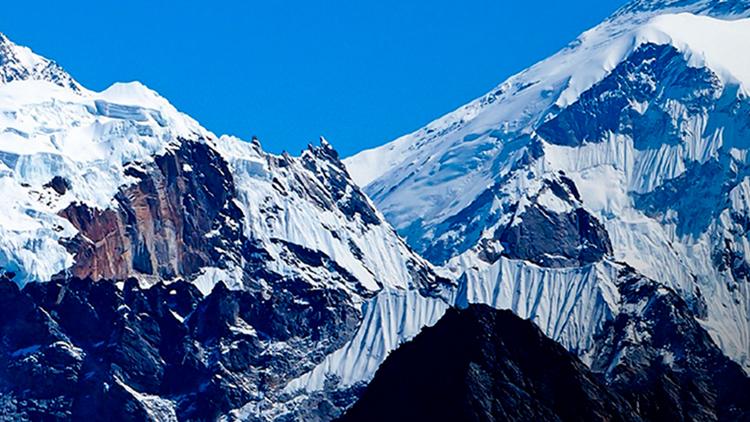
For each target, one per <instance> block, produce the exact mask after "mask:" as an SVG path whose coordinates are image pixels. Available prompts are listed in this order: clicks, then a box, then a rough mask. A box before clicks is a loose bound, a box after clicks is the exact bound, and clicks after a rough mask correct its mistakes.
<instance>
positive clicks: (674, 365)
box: [591, 267, 750, 421]
mask: <svg viewBox="0 0 750 422" xmlns="http://www.w3.org/2000/svg"><path fill="white" fill-rule="evenodd" d="M619 278H620V282H619V283H620V285H619V286H618V287H619V290H620V297H621V303H620V308H621V312H620V314H619V315H617V316H616V317H615V319H614V320H613V321H611V322H609V323H607V324H606V325H605V326H604V328H603V330H602V333H601V334H600V335H599V337H598V338H597V339H596V349H595V350H594V351H593V353H592V355H593V356H595V359H594V361H593V362H592V365H591V366H592V369H593V370H594V371H595V372H597V373H600V374H602V375H603V377H604V379H605V380H606V381H607V383H608V385H610V387H611V388H612V390H613V391H615V392H617V393H618V394H620V395H621V396H622V397H624V398H625V399H627V400H628V401H629V402H630V403H632V405H633V406H634V407H635V408H636V409H638V413H639V414H640V415H641V417H643V418H644V419H645V420H653V421H662V420H693V421H716V420H719V421H747V420H750V378H748V377H747V376H746V374H745V373H744V371H743V370H742V368H741V367H740V366H739V365H738V364H737V363H735V362H734V361H732V360H731V359H729V358H728V357H726V356H725V355H724V354H723V353H722V352H721V350H720V349H719V348H718V347H717V346H716V344H715V343H714V342H713V340H712V339H711V337H710V336H709V334H708V333H707V332H706V330H705V329H703V327H701V326H700V324H699V323H698V321H697V320H696V319H695V313H694V312H693V310H692V309H691V306H689V305H688V303H686V302H685V301H684V300H683V299H682V298H680V296H679V295H677V294H676V293H675V292H674V291H672V290H670V289H668V288H666V287H664V286H662V285H660V284H658V283H656V282H654V281H652V280H649V279H647V278H645V277H643V276H641V275H639V274H638V273H637V272H635V271H634V270H633V269H631V268H629V267H625V268H623V270H621V274H620V275H619Z"/></svg>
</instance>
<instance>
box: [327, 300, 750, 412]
mask: <svg viewBox="0 0 750 422" xmlns="http://www.w3.org/2000/svg"><path fill="white" fill-rule="evenodd" d="M663 381H664V382H669V381H670V380H669V379H667V378H665V379H664V380H663ZM734 381H736V382H737V385H736V387H737V388H747V386H748V385H750V384H748V379H747V377H744V378H740V379H737V380H734ZM685 388H686V389H689V388H690V386H686V387H685ZM682 391H684V390H682ZM642 399H643V397H641V401H640V402H639V405H642V404H643V401H642ZM649 399H650V400H651V401H652V403H650V404H651V406H652V408H653V407H656V408H658V407H659V406H660V403H658V402H659V401H663V404H664V405H665V406H670V405H671V402H670V401H669V400H668V398H667V397H660V396H659V395H656V394H655V395H652V396H651V397H650V398H649ZM631 400H632V398H630V397H628V395H626V394H624V393H623V392H622V386H618V387H617V388H612V387H610V386H609V385H608V384H607V383H606V382H605V381H604V380H603V377H602V376H600V375H599V374H596V373H593V372H592V371H591V370H589V369H588V368H587V367H586V366H585V365H584V364H583V363H582V362H581V361H580V360H579V359H578V358H577V357H575V356H574V355H572V354H571V353H569V352H568V351H566V350H565V349H564V348H563V347H562V346H560V345H559V344H557V343H556V342H554V341H553V340H551V339H549V338H547V337H545V336H544V334H543V333H542V332H541V330H539V329H538V328H537V327H536V326H535V325H534V324H533V323H531V322H530V321H526V320H522V319H520V318H519V317H517V316H515V315H514V314H513V313H511V312H509V311H501V310H495V309H493V308H490V307H488V306H485V305H471V306H469V307H468V308H467V309H464V310H457V309H452V310H450V311H449V312H448V313H447V314H446V315H445V317H444V318H443V319H442V320H440V322H438V323H437V324H436V325H435V326H434V327H431V328H427V329H425V330H424V331H423V332H422V333H421V334H420V335H418V336H417V337H416V338H415V339H414V340H413V341H412V342H410V343H407V344H405V345H404V346H402V347H401V348H400V349H398V350H396V351H395V352H394V353H393V354H392V355H391V356H390V357H389V358H388V359H387V360H386V361H385V363H384V364H383V366H381V368H380V369H379V370H378V372H377V374H376V375H375V378H374V380H373V381H372V383H371V384H370V385H369V386H368V388H367V389H366V390H365V392H364V394H363V395H362V398H361V399H360V400H359V401H358V402H357V403H356V404H355V405H354V406H353V407H352V408H351V409H350V410H349V411H348V412H347V413H346V415H344V417H342V418H341V421H382V420H389V421H414V420H430V421H530V420H534V421H602V420H607V421H640V420H650V418H649V415H642V414H640V413H639V412H640V409H639V408H638V407H636V406H634V405H633V403H634V402H633V401H631ZM734 405H735V410H736V412H735V413H733V414H732V415H731V416H728V415H727V414H726V413H724V415H725V416H722V417H720V416H717V414H716V413H714V414H711V413H703V414H702V415H701V416H702V419H701V420H720V419H725V420H748V417H750V414H749V413H747V409H746V408H744V407H743V406H745V407H746V405H745V404H743V403H735V404H734ZM742 409H744V412H743V410H742ZM682 416H683V420H690V419H691V418H690V417H689V416H687V415H686V414H683V415H682Z"/></svg>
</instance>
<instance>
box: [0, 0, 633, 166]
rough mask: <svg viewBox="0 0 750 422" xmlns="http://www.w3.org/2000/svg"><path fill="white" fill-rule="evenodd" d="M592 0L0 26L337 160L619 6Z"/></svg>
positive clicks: (128, 7) (226, 7)
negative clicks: (327, 146) (327, 149)
mask: <svg viewBox="0 0 750 422" xmlns="http://www.w3.org/2000/svg"><path fill="white" fill-rule="evenodd" d="M620 4H621V2H619V1H601V0H571V1H559V0H554V1H553V0H540V1H518V0H495V1H489V0H486V1H485V0H464V1H460V2H459V1H447V0H431V1H407V0H379V1H377V2H375V1H372V2H365V1H356V0H355V1H352V0H349V1H327V0H320V1H315V2H311V1H297V0H288V1H276V0H266V1H262V2H261V1H213V2H205V1H192V0H183V1H159V0H149V1H146V0H129V1H126V2H110V1H77V0H70V1H66V2H59V1H46V0H41V1H33V2H31V1H28V2H26V1H14V2H6V3H5V4H3V11H2V14H0V32H4V33H6V34H7V35H8V36H9V37H10V38H11V39H13V40H14V41H16V42H17V43H19V44H24V45H27V46H29V47H31V48H32V49H34V50H35V51H37V52H38V53H40V54H42V55H44V56H47V57H49V58H52V59H54V60H56V61H57V62H59V63H60V64H62V65H63V66H64V67H65V68H66V69H67V70H68V71H69V72H70V73H72V74H73V76H74V77H76V78H77V79H78V80H79V81H80V82H81V83H83V84H84V85H85V86H87V87H89V88H92V89H96V90H100V89H104V88H106V87H107V86H109V85H110V84H111V83H113V82H116V81H131V80H139V81H141V82H143V83H145V84H146V85H148V86H149V87H151V88H153V89H155V90H157V91H159V93H161V94H162V95H163V96H165V97H167V98H168V99H169V100H170V101H171V102H172V103H173V104H174V105H175V106H177V107H178V108H179V109H181V110H182V111H184V112H187V113H188V114H190V115H192V116H193V117H194V118H196V119H197V120H198V121H200V122H201V123H202V124H203V125H204V126H205V127H206V128H208V129H210V130H212V131H214V132H215V133H217V134H222V133H229V134H234V135H237V136H240V137H243V138H247V139H250V137H251V136H252V135H257V136H258V137H259V138H260V139H261V142H262V144H263V146H264V148H266V149H267V150H269V151H273V152H280V151H282V150H287V151H290V152H292V153H298V152H299V151H300V150H301V149H302V148H304V146H305V145H306V144H307V143H309V142H312V141H317V138H318V136H319V135H321V134H322V135H325V136H326V137H327V138H328V139H329V141H331V143H332V144H333V145H334V146H335V147H336V148H337V149H338V150H339V152H340V153H341V154H342V155H344V156H348V155H351V154H353V153H355V152H357V151H359V150H362V149H366V148H370V147H374V146H377V145H381V144H383V143H385V142H387V141H390V140H392V139H394V138H396V137H398V136H400V135H402V134H405V133H408V132H410V131H412V130H415V129H417V128H419V127H421V126H423V125H424V124H426V123H428V122H429V121H431V120H433V119H434V118H437V117H439V116H441V115H442V114H445V113H447V112H449V111H451V110H453V109H455V108H456V107H458V106H460V105H462V104H464V103H466V102H467V101H470V100H471V99H473V98H475V97H478V96H480V95H482V94H484V93H485V92H487V91H489V90H490V89H491V88H492V87H494V86H495V85H497V84H499V83H500V82H502V81H503V80H504V79H506V78H507V77H508V76H510V75H512V74H514V73H516V72H518V71H520V70H523V69H524V68H526V67H528V66H529V65H531V64H533V63H534V62H536V61H538V60H540V59H543V58H544V57H546V56H548V55H550V54H552V53H554V52H555V51H557V50H558V49H560V48H562V47H563V46H564V45H565V44H567V43H568V42H569V41H571V40H572V39H574V38H575V37H576V36H577V35H578V34H579V33H580V32H582V31H584V30H585V29H588V28H589V27H591V26H593V25H595V24H597V23H598V22H599V21H601V20H602V19H603V18H605V17H606V16H607V15H609V14H610V13H611V12H612V11H614V10H615V9H616V8H618V7H619V6H620Z"/></svg>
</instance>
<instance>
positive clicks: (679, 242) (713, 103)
mask: <svg viewBox="0 0 750 422" xmlns="http://www.w3.org/2000/svg"><path fill="white" fill-rule="evenodd" d="M749 16H750V2H748V1H708V0H706V1H701V0H697V1H637V2H633V3H630V4H628V5H626V6H625V7H624V8H622V9H620V10H619V11H618V12H616V13H615V14H614V15H613V16H612V17H611V18H609V19H607V20H605V21H604V22H603V23H601V24H600V25H598V26H596V27H595V28H592V29H591V30H588V31H586V32H584V33H583V34H582V35H581V36H579V37H578V38H577V39H576V40H575V41H573V42H572V43H570V44H569V45H568V46H567V47H566V48H564V49H562V50H561V51H560V52H558V53H557V54H555V55H553V56H551V57H550V58H548V59H546V60H543V61H542V62H539V63H537V64H535V65H533V66H531V67H530V68H528V69H526V70H524V71H523V72H521V73H519V74H517V75H514V76H512V77H511V78H509V79H508V80H506V81H505V82H503V83H502V84H500V85H498V86H497V87H496V88H495V89H493V90H492V91H491V92H490V93H488V94H486V95H484V96H482V97H480V98H478V99H476V100H475V101H472V102H471V103H469V104H467V105H465V106H463V107H461V108H459V109H457V110H456V111H454V112H452V113H449V114H447V115H445V116H443V117H441V118H439V119H437V120H435V121H433V122H432V123H429V124H428V125H426V126H425V127H424V128H422V129H420V130H417V131H416V132H414V133H411V134H408V135H405V136H403V137H401V138H399V139H397V140H395V141H393V142H391V143H388V144H386V145H383V146H381V147H379V148H375V149H373V150H368V151H363V152H361V153H359V154H357V155H355V156H353V157H350V158H347V159H345V160H344V161H345V163H346V164H347V167H348V168H349V169H350V171H351V173H352V176H353V178H354V180H356V181H357V182H358V183H360V184H361V185H364V186H365V191H366V192H367V193H368V194H369V195H370V197H371V198H372V199H373V201H374V202H375V203H376V204H377V205H378V207H379V209H380V210H381V212H383V214H384V215H385V216H386V218H387V219H388V221H389V222H391V224H393V225H394V226H395V227H396V228H397V229H398V231H399V233H400V234H401V235H402V236H404V237H405V238H406V239H407V241H408V242H409V243H410V245H411V246H412V247H414V248H415V249H416V250H417V251H418V252H420V253H423V254H425V256H427V257H428V258H429V259H430V260H432V261H433V263H436V264H439V265H443V264H445V265H446V266H447V267H448V269H449V270H450V271H451V272H453V273H454V274H461V272H462V271H466V273H467V274H469V277H468V278H469V280H470V281H472V282H474V281H476V285H477V286H479V287H478V288H481V289H486V290H483V291H482V292H483V293H486V292H488V291H494V289H496V287H495V286H496V283H500V285H504V286H513V285H515V284H516V283H517V281H516V279H517V278H516V279H513V278H512V277H508V278H504V277H505V276H503V277H497V276H496V274H495V273H493V271H501V270H504V269H505V268H506V267H507V268H511V265H512V266H515V265H518V266H519V267H522V268H532V266H531V264H530V263H535V262H536V264H538V263H540V262H541V263H542V264H544V265H543V266H545V267H549V266H550V265H549V263H550V262H555V263H558V262H560V259H559V258H560V257H559V256H557V255H561V254H560V253H559V251H562V250H564V249H565V248H568V246H570V245H575V248H574V250H579V249H578V246H586V245H590V243H587V242H582V243H581V244H580V245H579V244H576V243H575V242H573V243H570V242H568V241H560V240H561V239H557V238H553V237H550V244H549V245H546V244H545V243H544V240H543V239H539V241H540V242H542V244H545V245H546V246H549V247H550V250H547V251H541V250H540V251H539V252H544V253H545V257H546V258H547V259H546V260H545V261H544V262H542V261H540V260H537V261H533V260H531V261H530V260H529V259H528V258H527V257H525V258H524V259H522V260H520V261H514V262H513V263H512V264H508V263H504V261H503V259H508V258H512V259H516V258H517V257H518V255H519V254H518V251H519V250H520V251H525V249H524V248H525V246H526V244H527V243H528V242H526V243H523V244H521V245H518V244H517V243H513V242H509V241H508V233H510V234H513V233H514V232H513V231H510V232H509V229H508V221H509V219H510V218H511V217H512V216H513V215H514V214H518V212H517V211H518V210H519V209H524V208H523V207H522V205H524V200H525V199H524V198H526V197H527V194H528V192H529V191H530V190H533V188H534V186H536V183H535V181H538V180H543V179H546V178H548V177H549V175H550V174H558V173H560V172H562V174H565V177H566V178H568V179H570V180H571V181H572V183H574V185H575V187H576V190H577V191H578V192H580V197H581V199H582V210H584V211H585V212H586V213H590V214H591V216H592V217H593V218H589V217H588V216H587V215H585V214H581V215H579V216H578V217H580V216H583V217H585V218H579V219H578V220H576V218H574V217H575V216H576V215H575V214H572V213H567V214H566V213H559V212H558V213H555V214H554V218H553V217H550V218H538V219H537V218H533V219H532V218H521V219H520V221H523V222H524V223H525V224H526V226H525V227H524V226H523V225H518V226H516V227H521V231H520V232H519V233H518V234H519V235H520V236H521V238H523V236H525V235H529V234H533V233H544V232H549V233H552V234H555V236H559V235H560V233H564V232H566V230H562V229H563V228H564V227H566V226H568V225H569V224H568V223H570V222H573V221H577V222H576V223H575V224H573V226H577V227H579V228H580V227H582V226H581V225H580V224H579V222H581V221H591V222H595V221H600V222H601V223H602V225H603V227H604V230H603V233H602V234H604V233H606V234H608V235H609V238H610V240H611V245H612V248H613V253H612V257H613V258H614V259H615V260H616V261H620V262H625V263H627V264H630V265H632V266H633V267H635V268H636V269H637V270H638V271H640V272H641V274H643V275H646V276H648V277H650V278H652V279H655V280H657V281H659V282H662V283H664V284H665V285H667V286H669V287H671V288H673V289H674V290H676V291H678V292H680V294H682V295H684V298H685V300H686V301H687V302H689V303H691V306H694V307H695V310H696V313H698V314H700V315H701V317H700V318H701V322H702V323H703V324H704V325H705V326H706V327H707V328H708V330H709V332H710V333H711V335H712V336H713V337H714V339H715V340H716V341H717V343H719V344H720V345H721V346H722V350H724V352H725V353H727V354H728V355H729V356H731V357H732V358H733V359H735V360H737V361H738V362H739V363H741V364H742V365H743V366H744V367H745V368H746V369H750V355H749V354H748V350H750V305H749V304H750V289H749V287H748V286H750V283H748V282H747V281H746V280H747V277H746V276H745V272H744V269H745V268H750V246H748V243H747V236H746V234H745V233H746V230H745V229H743V228H742V227H744V226H742V223H741V221H743V220H742V219H743V218H744V215H745V211H744V210H745V209H747V205H746V204H745V203H744V202H743V200H738V199H733V198H741V197H742V198H744V196H743V193H742V192H744V189H745V187H744V185H745V184H746V183H747V182H746V179H745V177H746V176H745V175H746V170H745V168H746V166H747V165H748V159H747V157H748V155H747V151H748V149H749V148H750V144H748V141H747V140H748V139H750V138H748V133H749V132H748V120H749V119H750V112H749V111H748V110H750V104H749V103H748V97H749V95H748V94H749V93H750V90H748V87H750V60H749V59H748V58H747V55H746V54H743V53H742V52H744V51H749V50H750V19H748V17H749ZM712 172H715V174H716V176H715V177H717V178H718V179H716V180H714V179H711V178H710V177H709V175H710V174H712ZM696 177H697V179H696ZM711 177H713V176H711ZM725 179H726V180H725ZM691 184H693V185H695V186H703V185H705V187H704V188H703V189H702V190H700V191H699V190H697V189H691V187H690V186H692V185H691ZM721 186H723V187H721ZM680 189H681V190H680ZM675 190H677V191H679V192H680V194H679V195H676V194H674V192H675ZM670 193H671V196H670ZM707 198H713V199H712V200H711V201H710V202H706V199H707ZM560 216H565V217H564V218H563V220H565V221H563V220H559V222H558V223H554V224H550V223H549V222H550V221H554V220H556V219H558V218H560ZM535 221H536V222H538V223H539V224H537V223H535ZM511 226H512V225H511ZM590 228H591V229H595V230H589V229H586V230H581V231H580V232H579V233H574V232H569V231H568V232H569V233H574V234H573V236H572V237H571V238H570V239H568V240H573V239H578V240H581V239H585V238H586V237H587V236H589V235H590V234H592V233H597V232H600V231H602V230H599V229H598V224H592V225H591V226H590ZM601 237H602V236H596V238H601ZM513 238H514V239H515V237H513ZM600 243H601V242H600ZM601 244H602V245H604V244H605V243H601ZM562 245H568V246H562ZM535 247H536V248H538V245H537V246H535ZM552 249H555V250H557V251H558V253H557V254H555V253H554V252H555V251H554V250H552ZM598 250H606V248H604V249H602V248H598ZM435 252H439V253H437V254H436V253H435ZM562 255H563V256H564V255H565V254H562ZM487 256H490V257H492V258H493V260H494V259H496V258H497V256H503V257H504V258H503V259H501V260H500V261H496V262H495V261H493V260H490V262H495V263H494V264H492V267H490V270H488V271H487V273H486V274H481V275H479V276H477V277H476V280H473V279H472V277H473V276H471V274H472V271H474V270H473V268H479V271H480V272H481V271H482V268H484V267H485V265H486V257H487ZM534 256H536V255H534ZM605 259H609V258H605ZM467 269H468V270H467ZM514 271H515V270H514ZM528 271H532V270H530V269H529V270H528ZM505 272H507V273H509V274H511V275H513V276H515V272H513V271H510V270H507V271H505ZM498 280H500V281H498ZM571 280H572V278H571ZM480 296H481V295H480ZM564 297H565V298H566V299H565V300H568V299H570V298H571V297H569V296H566V295H564ZM571 300H572V299H571ZM535 312H536V311H535ZM535 318H537V320H539V321H543V320H545V318H546V313H544V312H539V313H537V314H536V315H535ZM553 319H554V318H553ZM555 323H556V324H557V323H561V322H560V321H556V322H555ZM570 323H571V324H574V325H576V326H577V325H578V324H588V322H583V321H575V322H573V321H571V322H570ZM550 334H551V335H552V336H553V337H554V332H551V333H550ZM578 349H579V350H580V348H578Z"/></svg>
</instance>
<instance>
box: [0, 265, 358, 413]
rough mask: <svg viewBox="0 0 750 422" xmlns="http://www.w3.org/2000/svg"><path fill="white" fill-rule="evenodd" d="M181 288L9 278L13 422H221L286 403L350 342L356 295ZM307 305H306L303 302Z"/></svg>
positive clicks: (1, 376) (285, 286)
mask: <svg viewBox="0 0 750 422" xmlns="http://www.w3.org/2000/svg"><path fill="white" fill-rule="evenodd" d="M276 287H278V289H277V290H276V292H275V293H274V294H272V295H269V294H268V293H267V292H264V291H261V290H258V291H255V290H247V291H231V290H228V289H227V288H226V287H225V286H224V285H223V284H218V285H217V286H216V287H215V288H214V290H213V291H212V292H211V294H209V295H208V296H206V297H205V298H204V297H203V296H202V295H201V294H200V292H198V290H197V289H196V288H195V287H194V286H193V285H191V284H189V283H185V282H182V281H176V282H174V283H171V284H169V285H165V284H163V283H159V284H156V285H154V286H152V287H150V288H148V289H143V288H141V287H139V285H138V282H137V281H136V280H135V279H129V280H127V281H126V282H124V284H122V285H121V286H120V287H118V286H117V285H116V284H115V283H113V282H111V281H109V280H103V281H99V282H94V281H92V280H90V279H77V278H73V279H70V280H53V281H50V282H48V283H32V284H29V285H27V286H26V287H24V289H23V290H20V289H19V287H18V286H17V285H16V284H15V283H13V282H11V281H8V280H0V361H1V362H2V364H0V413H1V414H3V415H5V416H7V417H9V418H13V419H14V420H60V421H63V420H85V419H89V420H101V419H102V418H104V417H105V416H106V417H107V418H109V419H112V420H174V419H175V418H177V419H179V420H215V419H216V418H217V417H218V416H219V415H221V414H224V413H226V412H228V411H229V410H231V409H235V408H238V407H241V406H243V405H245V404H246V403H248V402H251V401H253V400H259V399H261V398H262V397H267V396H269V395H273V394H277V393H279V391H280V389H281V388H282V387H283V386H284V385H286V383H287V382H288V381H289V380H290V379H292V378H294V377H296V376H299V375H301V374H302V373H304V372H305V371H308V370H310V369H311V368H312V367H314V365H315V364H317V363H318V362H320V361H321V360H322V359H323V358H324V357H325V356H326V355H327V354H329V353H331V352H333V351H334V350H336V349H338V348H339V347H341V346H342V344H343V343H344V342H346V341H347V340H348V339H350V338H351V336H353V333H354V331H355V330H356V328H357V326H358V324H359V321H360V319H361V315H360V314H359V311H358V310H357V309H356V308H355V307H354V306H353V305H352V304H351V303H350V297H349V296H348V295H347V294H346V293H345V292H343V291H337V290H335V289H329V290H322V289H314V288H311V287H310V286H309V285H307V284H305V283H302V282H296V281H294V280H288V281H285V282H279V284H277V286H276ZM302 298H304V301H303V300H302Z"/></svg>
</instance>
